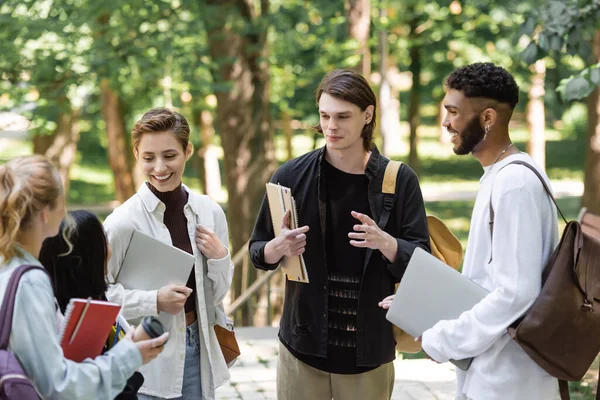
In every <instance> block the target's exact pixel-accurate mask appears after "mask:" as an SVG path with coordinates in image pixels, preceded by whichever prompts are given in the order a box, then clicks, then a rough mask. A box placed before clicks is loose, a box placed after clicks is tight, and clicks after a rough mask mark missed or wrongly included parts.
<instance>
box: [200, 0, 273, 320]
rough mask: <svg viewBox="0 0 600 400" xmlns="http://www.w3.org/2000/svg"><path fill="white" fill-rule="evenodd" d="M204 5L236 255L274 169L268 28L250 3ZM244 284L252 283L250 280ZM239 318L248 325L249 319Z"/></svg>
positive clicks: (237, 276)
mask: <svg viewBox="0 0 600 400" xmlns="http://www.w3.org/2000/svg"><path fill="white" fill-rule="evenodd" d="M208 5H209V6H212V8H213V10H212V12H211V13H210V15H211V18H210V19H209V20H207V21H206V24H207V28H208V38H209V39H208V41H209V50H210V55H211V57H212V58H213V60H214V61H215V62H216V63H217V64H218V65H219V69H218V70H217V71H215V72H213V74H214V75H213V78H214V80H215V82H216V83H217V84H218V86H217V87H218V90H217V91H216V93H215V95H216V96H217V127H218V129H219V134H220V136H221V144H222V146H223V150H224V152H225V156H224V157H225V171H226V185H227V191H228V195H229V202H228V215H227V217H228V220H229V221H230V225H229V226H230V227H231V228H232V229H231V230H230V232H231V235H230V238H231V242H232V248H233V252H232V254H234V253H236V252H237V250H238V249H240V248H241V247H242V246H245V244H246V242H247V240H248V239H249V237H250V234H251V233H252V229H253V227H254V220H255V218H256V214H257V212H258V209H259V207H260V203H261V201H262V198H263V196H264V192H265V186H264V184H265V183H266V182H267V181H268V180H269V179H270V177H271V175H272V174H273V172H274V170H275V166H276V165H275V154H274V144H273V132H272V123H271V117H270V114H269V71H268V63H267V61H266V60H267V54H266V49H267V40H266V31H267V27H266V26H265V25H264V23H265V19H264V18H262V19H261V18H260V17H261V16H260V15H257V12H256V10H255V8H254V6H253V4H248V2H246V1H244V2H240V1H233V0H225V1H223V0H208ZM261 9H262V13H261V14H263V15H265V14H266V13H267V10H268V1H267V0H262V1H261ZM207 14H208V13H207ZM240 26H241V27H242V28H241V30H240V28H239V27H240ZM248 32H250V33H248ZM224 87H226V89H224ZM241 273H242V271H241V270H240V269H236V271H235V273H234V282H233V288H232V294H233V298H235V297H237V296H239V294H240V293H241V291H242V276H241ZM248 274H249V275H250V274H253V275H254V277H255V276H256V271H255V269H254V268H249V271H248ZM248 281H249V282H252V280H251V279H250V277H249V279H248ZM242 319H243V321H242V323H247V322H248V321H249V316H248V315H245V316H244V317H243V318H242Z"/></svg>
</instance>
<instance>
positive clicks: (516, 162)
mask: <svg viewBox="0 0 600 400" xmlns="http://www.w3.org/2000/svg"><path fill="white" fill-rule="evenodd" d="M511 164H518V165H522V166H524V167H527V168H529V169H530V170H531V171H533V173H534V174H535V175H536V176H537V177H538V178H539V179H540V182H542V185H543V186H544V190H546V193H547V194H548V196H549V197H550V199H551V200H552V202H553V203H554V205H555V206H556V209H557V210H558V212H559V214H560V216H561V217H562V219H563V221H565V224H566V223H567V219H566V218H565V216H564V214H563V213H562V211H561V210H560V207H559V206H558V203H557V202H556V199H554V196H553V195H552V191H551V190H550V188H549V187H548V185H547V184H546V181H545V180H544V178H543V177H542V175H541V174H540V173H539V172H538V170H537V169H535V168H534V167H533V166H532V165H531V164H529V163H528V162H525V161H521V160H516V161H512V162H509V163H508V164H506V165H505V166H503V167H502V168H500V170H499V171H498V172H500V171H501V170H503V169H504V168H506V167H508V166H509V165H511ZM494 216H495V213H494V207H493V206H492V196H491V195H490V238H491V240H492V242H493V239H494ZM488 262H492V251H491V250H490V261H488Z"/></svg>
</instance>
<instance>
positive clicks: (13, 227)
mask: <svg viewBox="0 0 600 400" xmlns="http://www.w3.org/2000/svg"><path fill="white" fill-rule="evenodd" d="M62 191H63V186H62V182H61V179H60V175H59V173H58V171H57V170H56V168H54V166H53V165H52V164H51V163H50V160H48V159H47V158H46V157H44V156H40V155H33V156H24V157H17V158H14V159H12V160H10V161H9V162H7V163H6V164H5V165H2V166H0V257H2V258H3V259H4V260H8V259H10V258H12V257H14V256H15V255H16V247H15V245H16V241H17V236H18V234H19V232H21V231H22V230H23V229H24V228H27V227H28V226H29V224H30V223H31V221H32V220H33V218H34V217H35V216H36V215H38V213H39V212H40V211H41V210H42V209H43V208H44V207H46V206H50V207H51V208H54V207H56V201H57V199H58V196H59V195H60V194H61V193H62Z"/></svg>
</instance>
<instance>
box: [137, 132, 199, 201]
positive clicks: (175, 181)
mask: <svg viewBox="0 0 600 400" xmlns="http://www.w3.org/2000/svg"><path fill="white" fill-rule="evenodd" d="M192 149H193V148H192V144H191V143H188V145H187V148H186V149H185V151H184V149H183V148H182V146H181V143H180V142H179V141H178V140H177V138H176V136H175V135H174V134H173V133H172V132H153V133H145V134H143V135H142V137H141V139H140V142H139V145H138V147H137V148H136V149H135V158H136V159H137V161H138V163H139V165H140V167H141V169H142V171H143V173H144V175H145V176H146V179H147V180H148V182H149V183H150V184H151V185H152V186H154V187H155V188H156V189H157V190H158V191H160V192H170V191H172V190H174V189H176V188H177V186H179V184H180V183H181V176H182V175H183V171H184V170H185V163H186V161H187V160H188V159H189V158H190V157H191V155H192Z"/></svg>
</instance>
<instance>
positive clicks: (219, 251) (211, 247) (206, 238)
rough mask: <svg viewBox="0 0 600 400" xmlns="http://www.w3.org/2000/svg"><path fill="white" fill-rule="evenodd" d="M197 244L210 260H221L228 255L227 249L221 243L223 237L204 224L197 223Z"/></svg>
mask: <svg viewBox="0 0 600 400" xmlns="http://www.w3.org/2000/svg"><path fill="white" fill-rule="evenodd" d="M196 246H198V249H199V250H200V251H201V252H202V254H204V255H205V256H206V258H208V259H209V260H211V259H214V260H219V259H221V258H224V257H225V256H227V249H226V248H225V246H224V245H223V243H221V239H219V237H218V236H217V235H216V234H215V233H214V232H213V231H212V230H210V229H208V228H206V227H204V226H202V225H196Z"/></svg>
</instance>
